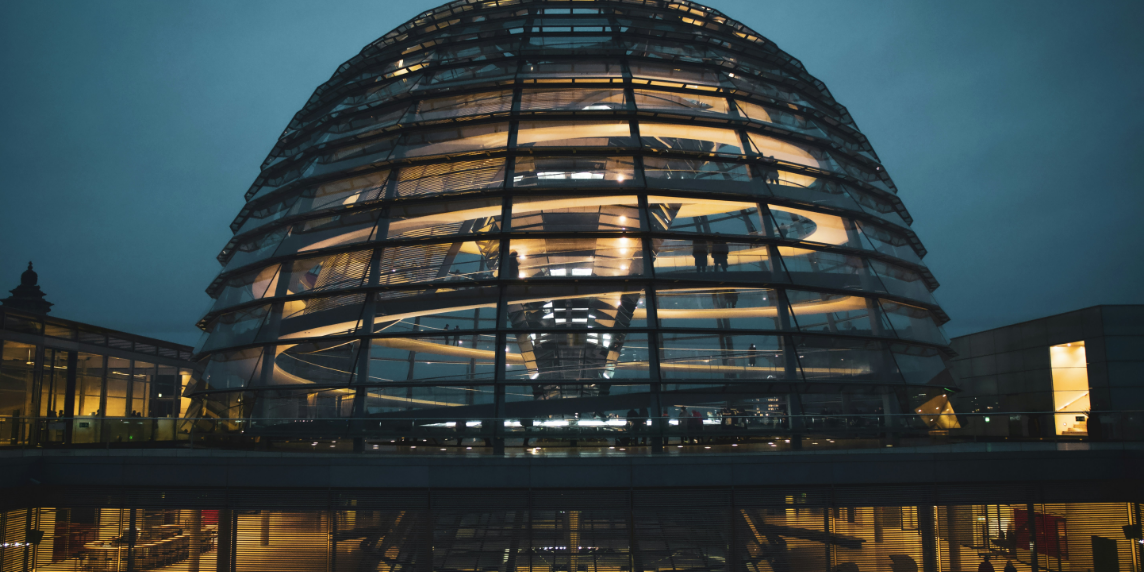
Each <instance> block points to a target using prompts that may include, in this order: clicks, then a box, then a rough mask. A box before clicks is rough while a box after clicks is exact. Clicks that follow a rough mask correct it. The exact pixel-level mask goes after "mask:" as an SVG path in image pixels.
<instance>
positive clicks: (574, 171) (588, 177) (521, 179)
mask: <svg viewBox="0 0 1144 572" xmlns="http://www.w3.org/2000/svg"><path fill="white" fill-rule="evenodd" d="M634 179H635V163H634V161H633V160H632V158H631V157H590V156H579V155H577V156H574V157H532V156H526V157H517V159H516V172H515V174H514V176H513V186H514V187H521V188H524V187H537V186H544V187H548V186H575V187H586V186H597V185H618V184H623V183H625V182H626V183H633V182H638V181H634Z"/></svg>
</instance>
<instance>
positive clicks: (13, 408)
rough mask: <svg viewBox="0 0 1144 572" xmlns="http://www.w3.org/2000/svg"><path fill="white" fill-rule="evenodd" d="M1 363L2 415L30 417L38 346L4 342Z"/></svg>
mask: <svg viewBox="0 0 1144 572" xmlns="http://www.w3.org/2000/svg"><path fill="white" fill-rule="evenodd" d="M0 343H3V344H4V349H3V352H4V353H3V362H2V363H0V415H7V416H12V417H30V416H33V415H35V414H34V413H33V412H31V403H32V401H31V399H32V388H33V385H32V381H33V380H34V379H35V364H36V346H34V345H32V344H22V343H20V342H13V341H4V342H0Z"/></svg>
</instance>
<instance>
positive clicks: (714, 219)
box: [647, 196, 766, 236]
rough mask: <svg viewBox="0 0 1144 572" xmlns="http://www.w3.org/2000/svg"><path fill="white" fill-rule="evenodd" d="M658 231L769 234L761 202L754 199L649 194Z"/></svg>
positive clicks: (653, 222)
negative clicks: (764, 226)
mask: <svg viewBox="0 0 1144 572" xmlns="http://www.w3.org/2000/svg"><path fill="white" fill-rule="evenodd" d="M647 201H648V206H649V207H650V208H651V209H652V212H653V215H652V217H651V221H652V226H653V228H654V229H655V230H662V231H668V230H670V231H673V232H698V233H703V234H716V233H721V234H742V235H753V236H765V235H766V232H765V231H764V228H763V224H762V219H761V218H760V213H759V205H758V204H756V203H754V202H735V201H717V200H708V199H688V198H676V197H659V196H649V197H648V199H647Z"/></svg>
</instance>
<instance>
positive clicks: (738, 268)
mask: <svg viewBox="0 0 1144 572" xmlns="http://www.w3.org/2000/svg"><path fill="white" fill-rule="evenodd" d="M653 242H654V246H653V248H655V273H656V276H659V277H664V278H666V277H675V276H687V277H689V278H707V279H710V280H718V279H720V277H721V276H722V273H723V272H740V273H755V277H754V278H755V279H757V280H763V281H771V280H773V279H774V276H773V275H772V273H773V272H774V266H773V265H772V262H771V259H770V256H769V254H768V253H767V247H766V245H762V244H745V243H734V242H727V241H725V240H723V239H720V238H715V239H707V238H697V239H695V240H676V239H661V238H657V239H654V241H653ZM745 277H746V274H743V276H741V278H743V279H745Z"/></svg>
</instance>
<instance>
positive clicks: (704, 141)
mask: <svg viewBox="0 0 1144 572" xmlns="http://www.w3.org/2000/svg"><path fill="white" fill-rule="evenodd" d="M640 140H641V141H642V142H643V145H644V146H645V147H648V148H650V149H659V150H663V151H690V152H693V153H716V154H721V155H742V154H743V144H742V141H741V140H740V139H739V133H738V132H737V131H734V130H731V129H720V128H718V127H701V126H697V125H676V124H670V123H650V122H646V121H641V122H640Z"/></svg>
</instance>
